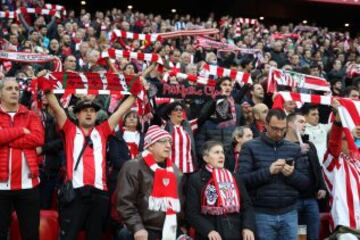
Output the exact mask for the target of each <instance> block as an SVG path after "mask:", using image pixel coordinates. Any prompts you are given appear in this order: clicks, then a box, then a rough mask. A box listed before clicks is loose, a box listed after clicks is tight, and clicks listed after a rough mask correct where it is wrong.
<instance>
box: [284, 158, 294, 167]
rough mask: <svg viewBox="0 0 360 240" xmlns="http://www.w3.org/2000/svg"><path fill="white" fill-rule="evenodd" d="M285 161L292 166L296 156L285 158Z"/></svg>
mask: <svg viewBox="0 0 360 240" xmlns="http://www.w3.org/2000/svg"><path fill="white" fill-rule="evenodd" d="M285 163H286V164H287V165H290V166H292V165H294V158H292V157H291V158H287V159H285Z"/></svg>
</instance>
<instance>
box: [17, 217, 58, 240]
mask: <svg viewBox="0 0 360 240" xmlns="http://www.w3.org/2000/svg"><path fill="white" fill-rule="evenodd" d="M59 231H60V227H59V222H58V213H57V211H53V210H42V211H40V227H39V234H40V240H57V239H58V237H59ZM10 239H11V240H21V236H20V230H19V221H18V218H17V216H16V213H15V212H14V213H13V214H12V216H11V228H10Z"/></svg>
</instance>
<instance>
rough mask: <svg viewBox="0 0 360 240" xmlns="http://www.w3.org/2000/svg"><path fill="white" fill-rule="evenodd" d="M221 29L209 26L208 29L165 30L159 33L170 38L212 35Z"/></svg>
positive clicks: (162, 36)
mask: <svg viewBox="0 0 360 240" xmlns="http://www.w3.org/2000/svg"><path fill="white" fill-rule="evenodd" d="M218 33H219V29H217V28H208V29H196V30H180V31H175V32H165V33H159V34H158V35H159V36H160V37H161V38H162V39H168V38H178V37H184V36H198V35H211V34H218Z"/></svg>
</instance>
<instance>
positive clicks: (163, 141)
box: [157, 139, 173, 145]
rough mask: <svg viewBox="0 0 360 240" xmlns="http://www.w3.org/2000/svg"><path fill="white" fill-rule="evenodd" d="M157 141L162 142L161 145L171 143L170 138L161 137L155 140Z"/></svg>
mask: <svg viewBox="0 0 360 240" xmlns="http://www.w3.org/2000/svg"><path fill="white" fill-rule="evenodd" d="M157 142H158V143H160V144H162V145H165V144H167V143H169V144H170V145H172V143H173V142H172V141H171V140H170V139H161V140H159V141H157Z"/></svg>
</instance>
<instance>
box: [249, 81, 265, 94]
mask: <svg viewBox="0 0 360 240" xmlns="http://www.w3.org/2000/svg"><path fill="white" fill-rule="evenodd" d="M255 85H260V86H261V87H262V88H264V87H263V85H262V84H261V83H259V82H258V83H254V84H253V85H251V87H250V92H252V91H254V89H255Z"/></svg>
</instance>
